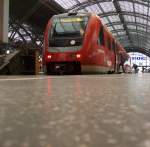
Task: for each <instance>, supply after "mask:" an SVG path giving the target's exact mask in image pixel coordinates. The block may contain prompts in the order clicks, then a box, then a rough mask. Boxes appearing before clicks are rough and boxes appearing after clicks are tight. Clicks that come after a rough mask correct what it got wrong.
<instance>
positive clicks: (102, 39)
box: [99, 27, 105, 45]
mask: <svg viewBox="0 0 150 147" xmlns="http://www.w3.org/2000/svg"><path fill="white" fill-rule="evenodd" d="M99 44H101V45H105V39H104V28H103V27H101V28H100V33H99Z"/></svg>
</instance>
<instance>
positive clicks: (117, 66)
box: [114, 42, 120, 73]
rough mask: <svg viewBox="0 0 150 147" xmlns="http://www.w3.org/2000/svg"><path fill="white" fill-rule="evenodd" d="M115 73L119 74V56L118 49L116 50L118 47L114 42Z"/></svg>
mask: <svg viewBox="0 0 150 147" xmlns="http://www.w3.org/2000/svg"><path fill="white" fill-rule="evenodd" d="M114 52H115V67H114V68H115V73H119V72H120V56H119V49H118V45H117V44H116V42H115V50H114Z"/></svg>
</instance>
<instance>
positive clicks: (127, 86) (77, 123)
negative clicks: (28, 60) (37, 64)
mask: <svg viewBox="0 0 150 147" xmlns="http://www.w3.org/2000/svg"><path fill="white" fill-rule="evenodd" d="M0 89H1V95H0V147H100V146H102V147H133V146H136V147H149V146H150V117H149V114H150V109H149V104H150V99H149V97H150V93H149V89H150V77H149V76H147V75H143V77H142V78H141V77H138V76H135V75H100V76H99V75H91V76H83V75H82V76H58V77H57V76H48V77H44V78H42V79H32V80H31V79H30V80H20V81H19V80H16V81H15V80H11V81H9V82H8V81H7V82H5V81H0Z"/></svg>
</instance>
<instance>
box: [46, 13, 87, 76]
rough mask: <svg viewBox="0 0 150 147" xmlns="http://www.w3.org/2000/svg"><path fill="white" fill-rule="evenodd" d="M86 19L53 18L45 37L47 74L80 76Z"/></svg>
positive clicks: (83, 16)
mask: <svg viewBox="0 0 150 147" xmlns="http://www.w3.org/2000/svg"><path fill="white" fill-rule="evenodd" d="M87 22H88V17H87V16H85V15H78V14H71V15H69V14H62V15H56V16H54V17H53V18H52V19H51V20H50V22H49V25H48V28H47V34H46V35H45V36H46V38H45V55H44V57H45V59H44V60H45V67H46V71H47V74H56V73H59V74H68V73H69V74H70V73H73V74H80V73H81V62H82V58H83V57H82V50H83V42H84V35H85V29H86V25H87Z"/></svg>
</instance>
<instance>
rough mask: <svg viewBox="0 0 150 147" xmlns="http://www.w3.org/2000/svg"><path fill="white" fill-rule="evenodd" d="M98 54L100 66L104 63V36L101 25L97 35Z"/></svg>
mask: <svg viewBox="0 0 150 147" xmlns="http://www.w3.org/2000/svg"><path fill="white" fill-rule="evenodd" d="M98 54H99V59H98V60H99V63H100V65H101V66H104V65H105V37H104V28H103V26H102V25H101V26H100V31H99V36H98Z"/></svg>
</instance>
